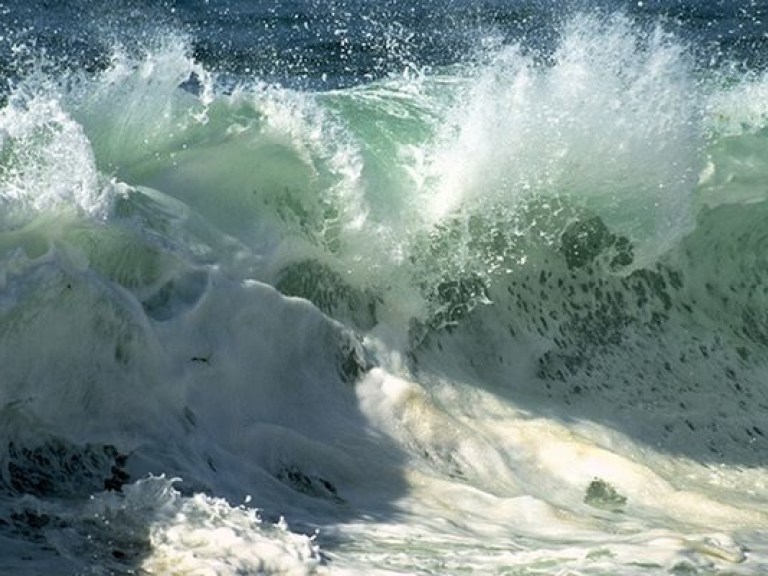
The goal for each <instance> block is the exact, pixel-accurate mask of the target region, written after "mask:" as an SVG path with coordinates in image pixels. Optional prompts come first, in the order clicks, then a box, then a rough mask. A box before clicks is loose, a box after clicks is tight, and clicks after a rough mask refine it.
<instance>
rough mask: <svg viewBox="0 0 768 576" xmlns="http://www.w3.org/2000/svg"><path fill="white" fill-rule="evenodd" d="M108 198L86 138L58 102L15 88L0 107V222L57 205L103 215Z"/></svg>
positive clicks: (27, 216)
mask: <svg viewBox="0 0 768 576" xmlns="http://www.w3.org/2000/svg"><path fill="white" fill-rule="evenodd" d="M110 202H111V195H110V187H109V186H108V185H102V183H101V182H100V179H99V176H98V173H97V170H96V165H95V159H94V155H93V150H92V148H91V145H90V142H89V140H88V138H87V137H86V135H85V133H84V131H83V129H82V127H81V126H80V125H79V124H78V123H77V122H76V121H75V120H73V119H72V117H71V116H70V115H69V114H68V113H67V112H66V111H65V110H64V109H63V108H62V106H61V103H60V102H59V101H58V100H57V99H56V98H55V97H51V96H44V95H28V94H25V93H24V92H23V91H22V92H19V93H17V94H15V95H14V96H13V97H12V98H11V99H10V101H9V103H8V104H7V105H6V106H5V107H4V108H3V109H2V110H0V206H2V208H3V214H2V216H0V227H3V228H6V227H13V226H18V225H20V224H23V223H25V222H26V221H28V220H29V219H31V218H34V217H35V216H36V215H38V214H40V213H44V212H56V211H59V210H71V211H75V212H76V213H79V214H82V215H86V216H90V217H95V218H104V217H105V216H106V215H107V213H108V211H109V207H110Z"/></svg>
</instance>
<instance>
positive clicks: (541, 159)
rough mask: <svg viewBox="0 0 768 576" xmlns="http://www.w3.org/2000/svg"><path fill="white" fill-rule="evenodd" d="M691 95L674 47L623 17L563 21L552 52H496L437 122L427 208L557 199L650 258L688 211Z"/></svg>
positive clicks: (694, 123) (694, 161)
mask: <svg viewBox="0 0 768 576" xmlns="http://www.w3.org/2000/svg"><path fill="white" fill-rule="evenodd" d="M695 92H696V87H695V83H694V82H693V80H692V78H691V69H690V65H689V62H688V59H687V57H686V55H685V50H684V49H683V48H682V47H681V46H680V45H678V44H676V43H675V42H674V41H673V40H672V39H670V38H669V37H667V36H665V35H664V34H662V33H661V32H659V31H656V30H651V31H643V30H639V29H637V28H636V27H634V26H633V25H632V24H631V23H630V22H629V21H627V20H626V19H625V18H623V17H616V16H614V17H611V18H608V19H607V20H602V19H600V18H598V17H593V16H583V17H579V18H576V19H574V20H573V21H572V22H570V23H569V24H568V25H567V26H566V27H565V29H564V30H563V32H562V37H561V40H560V44H559V47H558V48H557V50H556V51H555V52H554V53H553V54H552V55H551V56H546V55H530V54H526V53H525V52H524V50H523V49H522V48H521V47H519V46H512V47H505V48H503V49H501V50H499V51H498V52H497V53H496V54H495V55H494V56H493V57H492V58H491V60H490V62H489V64H487V65H485V66H484V67H482V68H481V69H480V71H479V73H478V74H477V77H476V78H474V79H473V80H472V85H471V86H470V87H469V89H468V90H467V94H466V97H465V98H463V99H462V102H461V104H460V105H459V106H458V107H457V108H456V110H455V111H454V113H453V117H452V118H451V119H450V122H448V124H447V129H446V130H445V131H444V134H443V137H442V140H443V144H442V146H441V147H440V148H439V149H438V152H437V154H435V156H434V158H433V160H432V167H431V169H432V171H433V174H434V180H435V181H436V182H437V184H436V186H435V188H436V190H435V194H434V196H433V197H432V198H430V200H429V205H428V210H429V212H430V213H431V214H432V217H433V218H434V219H441V218H443V217H445V216H446V215H447V214H450V213H451V212H454V211H457V210H462V209H466V208H467V207H473V206H475V207H476V206H478V205H480V206H485V207H486V209H487V207H488V206H489V205H490V206H494V205H498V204H502V205H506V206H511V207H512V208H514V207H515V206H518V205H519V204H520V203H521V202H522V201H525V200H527V199H530V198H531V197H542V196H543V197H553V196H554V197H562V198H567V199H568V200H569V201H571V202H573V203H576V204H577V205H581V206H583V207H586V208H588V209H590V210H594V211H595V212H597V213H598V214H600V216H601V217H603V218H604V219H605V220H606V222H607V223H608V224H609V226H610V227H612V228H614V229H616V230H617V231H620V232H622V233H624V234H626V235H628V236H630V237H631V238H632V239H633V240H637V241H640V242H642V244H643V248H644V250H642V249H641V250H640V252H643V251H645V252H652V253H654V254H655V255H658V253H659V251H661V250H663V249H664V248H666V247H669V245H670V244H671V243H672V242H673V241H674V240H675V239H677V238H679V237H680V235H681V234H682V233H683V232H685V230H686V228H687V226H688V223H689V220H690V216H691V214H690V210H689V209H690V201H691V197H692V192H693V188H694V186H695V182H696V179H695V177H696V174H697V173H698V169H699V166H700V161H699V149H700V145H701V138H700V121H699V113H698V111H697V105H696V104H695V100H694V96H693V94H694V93H695Z"/></svg>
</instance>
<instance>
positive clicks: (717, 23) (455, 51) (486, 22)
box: [0, 0, 768, 89]
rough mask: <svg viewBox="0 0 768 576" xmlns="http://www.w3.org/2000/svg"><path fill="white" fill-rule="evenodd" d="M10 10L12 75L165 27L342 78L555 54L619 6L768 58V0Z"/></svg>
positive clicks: (98, 58) (207, 53)
mask: <svg viewBox="0 0 768 576" xmlns="http://www.w3.org/2000/svg"><path fill="white" fill-rule="evenodd" d="M0 11H2V15H3V17H2V20H1V21H0V35H2V37H3V38H2V43H0V62H2V64H3V69H4V70H5V73H6V75H9V76H10V75H13V73H14V72H18V69H19V67H20V66H19V57H18V55H17V54H16V53H15V51H14V49H13V46H18V45H20V44H24V45H25V46H27V49H30V46H33V47H34V50H38V51H45V53H46V54H48V55H49V56H51V57H52V58H53V59H54V60H57V61H58V64H59V65H61V60H60V59H61V58H62V57H63V58H65V59H66V61H67V63H68V65H69V66H71V67H73V68H85V69H91V68H96V69H98V68H101V67H103V66H104V65H105V62H106V59H107V58H108V57H109V53H110V50H111V49H112V47H113V46H114V44H115V43H116V42H119V43H120V44H122V45H128V46H130V45H131V44H135V45H138V46H141V45H142V43H143V41H145V40H146V38H147V37H152V36H156V35H157V31H158V30H160V31H163V32H170V31H173V32H175V33H182V34H186V35H188V36H189V37H191V38H192V43H191V44H192V50H193V51H194V56H195V57H196V59H198V60H199V61H201V62H202V63H204V64H205V65H206V66H207V67H209V68H211V69H214V70H217V71H218V72H220V73H230V74H234V75H237V76H243V75H244V76H249V77H258V78H259V79H261V80H264V81H267V82H275V83H279V84H282V85H289V86H292V87H302V88H311V89H328V88H338V87H347V86H352V85H357V84H360V83H365V82H367V81H370V80H372V79H376V78H380V77H382V76H386V75H388V74H392V73H401V72H402V70H403V69H404V68H406V67H411V66H412V67H416V68H419V69H423V68H425V67H427V68H428V67H434V66H443V65H447V64H451V63H455V62H458V61H463V60H467V59H471V58H475V57H477V55H478V54H481V53H482V51H483V46H482V44H483V42H488V41H489V39H493V41H494V42H502V43H511V42H518V43H520V44H521V45H522V46H524V47H525V48H527V49H531V50H534V51H536V52H537V53H538V54H542V55H543V56H546V53H547V51H548V50H550V49H552V48H553V47H554V46H555V45H556V43H557V36H558V29H559V28H560V26H561V24H562V22H563V21H564V20H566V19H568V18H569V17H570V16H571V15H572V14H573V13H575V12H604V13H612V12H617V11H620V12H623V13H626V14H628V15H630V16H631V17H633V18H635V19H637V21H638V22H640V23H643V22H645V23H647V24H648V25H656V24H661V25H662V26H663V27H664V28H665V29H666V30H668V31H670V32H672V33H674V34H675V35H676V36H677V37H678V38H681V39H683V40H684V41H685V42H687V43H688V44H689V45H690V46H691V50H692V52H694V53H695V54H696V55H697V57H698V58H699V61H700V62H701V64H702V66H703V67H711V66H713V65H717V66H722V63H723V62H727V63H728V65H729V66H732V65H734V63H736V65H737V66H739V67H748V68H763V67H764V66H765V64H766V59H767V58H768V57H767V56H766V54H768V50H766V42H768V37H767V35H766V33H767V31H768V27H767V26H766V20H765V17H766V12H768V5H766V3H765V2H756V1H752V2H730V1H724V0H720V1H716V2H704V1H692V2H677V1H670V0H644V1H640V2H616V1H606V0H601V1H597V2H594V1H593V2H587V1H567V2H548V1H502V0H487V1H468V0H449V1H439V0H423V1H420V2H416V1H398V0H385V1H383V2H382V1H373V0H338V1H331V2H325V1H320V0H293V1H290V2H283V1H276V0H272V1H255V2H254V1H244V0H218V1H217V0H186V1H182V0H179V1H168V0H165V1H152V0H132V1H130V2H125V3H120V5H119V6H116V5H115V3H113V2H105V1H104V0H86V1H79V0H78V1H75V0H59V1H52V0H33V1H31V2H30V1H20V0H10V1H6V2H1V3H0ZM22 67H23V66H22Z"/></svg>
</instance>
